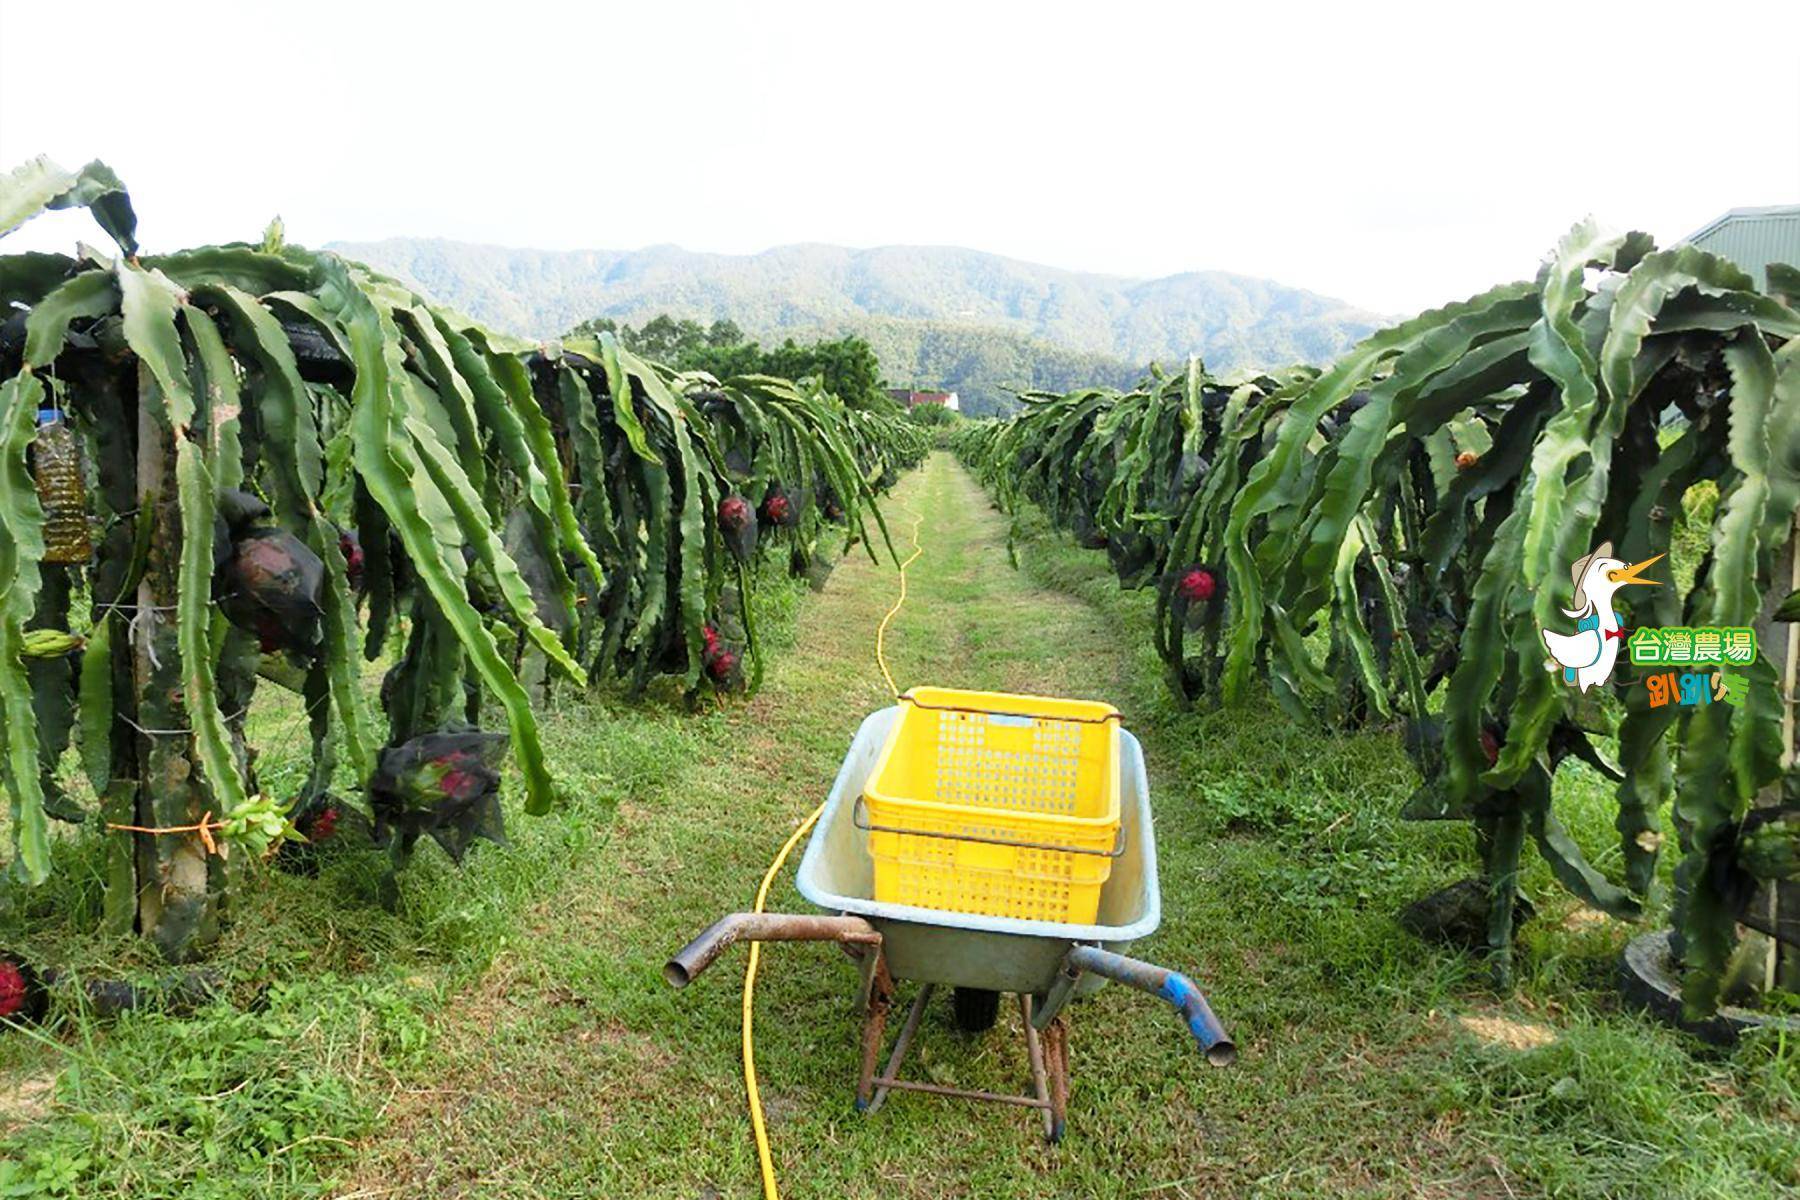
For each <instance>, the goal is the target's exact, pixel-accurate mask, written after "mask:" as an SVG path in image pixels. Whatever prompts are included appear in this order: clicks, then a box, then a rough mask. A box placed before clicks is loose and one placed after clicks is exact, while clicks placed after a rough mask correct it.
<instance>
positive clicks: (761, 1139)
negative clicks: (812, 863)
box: [744, 508, 925, 1200]
mask: <svg viewBox="0 0 1800 1200" xmlns="http://www.w3.org/2000/svg"><path fill="white" fill-rule="evenodd" d="M907 513H908V515H909V516H911V517H912V519H913V523H912V545H913V551H912V553H911V554H910V555H908V556H907V559H906V561H905V562H903V563H901V564H900V595H899V597H898V598H897V599H895V601H894V606H893V607H892V608H890V609H888V610H887V615H886V616H885V617H883V618H881V624H880V625H878V626H876V628H875V665H876V666H878V667H880V668H881V677H882V678H883V679H885V680H887V685H888V690H889V691H891V692H893V693H894V698H895V699H896V700H898V699H899V698H900V689H899V688H897V687H895V686H894V675H893V672H891V671H889V670H888V665H887V653H886V648H887V642H886V638H887V627H888V622H889V621H892V620H893V619H894V614H895V613H898V612H899V611H900V608H901V606H902V605H904V604H905V603H906V568H908V567H910V566H912V565H913V563H915V562H917V561H918V559H919V555H921V554H923V553H925V550H924V547H922V546H920V544H919V526H920V524H921V523H922V522H923V521H924V520H925V516H924V514H923V513H919V512H914V511H913V510H912V509H911V508H908V509H907ZM824 811H825V806H824V805H823V804H820V805H819V806H818V807H817V808H815V809H813V810H812V812H810V813H808V814H807V817H806V820H804V821H802V822H800V827H799V828H798V829H796V830H794V832H793V833H792V834H790V835H789V836H788V840H787V841H786V842H784V843H783V844H782V847H781V852H780V853H779V854H777V855H776V856H775V861H774V862H772V863H770V864H769V869H768V871H767V872H766V873H765V874H764V875H763V877H762V886H761V887H759V888H757V889H756V907H755V908H754V909H752V910H751V911H753V912H761V911H763V906H764V905H765V904H767V903H768V900H769V888H770V887H772V886H773V885H774V883H775V876H777V875H779V874H780V873H781V868H782V865H783V864H785V863H786V862H787V857H788V855H789V854H792V853H793V851H794V847H795V846H796V845H798V844H799V842H800V839H801V838H803V837H805V836H806V832H807V830H809V829H811V828H812V827H813V826H814V825H815V824H817V823H818V820H819V814H820V813H822V812H824ZM761 961H762V943H761V942H751V943H750V960H749V962H748V963H747V964H746V965H745V967H744V1093H745V1095H746V1096H747V1097H748V1098H749V1100H750V1131H751V1133H752V1134H754V1135H755V1137H756V1163H757V1166H759V1167H760V1168H761V1169H762V1185H763V1197H764V1200H781V1191H780V1189H779V1188H777V1187H776V1186H775V1164H774V1162H773V1161H772V1160H771V1159H770V1157H769V1131H768V1128H767V1127H766V1126H765V1125H764V1124H763V1106H762V1092H761V1091H760V1090H759V1089H758V1088H757V1086H756V967H757V964H758V963H759V962H761Z"/></svg>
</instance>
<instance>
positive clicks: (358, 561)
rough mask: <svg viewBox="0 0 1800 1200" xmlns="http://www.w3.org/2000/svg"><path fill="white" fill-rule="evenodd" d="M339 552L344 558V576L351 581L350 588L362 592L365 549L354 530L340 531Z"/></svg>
mask: <svg viewBox="0 0 1800 1200" xmlns="http://www.w3.org/2000/svg"><path fill="white" fill-rule="evenodd" d="M338 550H339V551H340V552H341V553H342V554H343V556H344V574H345V575H346V576H347V577H348V578H349V580H350V587H351V588H352V589H353V590H355V591H358V592H360V591H362V585H363V548H362V538H360V537H358V536H357V533H356V530H354V529H342V530H339V531H338Z"/></svg>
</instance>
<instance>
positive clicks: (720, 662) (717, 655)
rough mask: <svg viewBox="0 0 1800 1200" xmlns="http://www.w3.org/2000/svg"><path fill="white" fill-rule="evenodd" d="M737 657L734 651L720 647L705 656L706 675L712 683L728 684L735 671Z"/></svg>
mask: <svg viewBox="0 0 1800 1200" xmlns="http://www.w3.org/2000/svg"><path fill="white" fill-rule="evenodd" d="M737 667H738V656H737V653H736V652H735V651H732V650H729V649H726V648H725V647H723V646H721V647H719V648H718V649H717V650H714V651H713V652H711V653H710V654H708V655H707V656H706V673H707V675H708V676H710V677H711V678H712V681H713V682H714V683H728V682H730V680H731V677H732V675H733V674H734V673H735V672H736V671H737Z"/></svg>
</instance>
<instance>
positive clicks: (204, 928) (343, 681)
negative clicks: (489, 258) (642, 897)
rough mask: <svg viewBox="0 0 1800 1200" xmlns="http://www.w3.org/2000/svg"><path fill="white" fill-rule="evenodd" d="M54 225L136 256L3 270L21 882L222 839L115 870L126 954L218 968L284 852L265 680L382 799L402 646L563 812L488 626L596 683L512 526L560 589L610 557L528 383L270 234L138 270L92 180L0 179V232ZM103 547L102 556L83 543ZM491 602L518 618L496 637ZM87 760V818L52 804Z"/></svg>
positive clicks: (35, 166) (115, 865) (2, 377)
mask: <svg viewBox="0 0 1800 1200" xmlns="http://www.w3.org/2000/svg"><path fill="white" fill-rule="evenodd" d="M47 206H55V207H73V206H85V207H86V208H87V209H88V211H89V212H90V213H91V214H92V216H93V217H94V218H95V219H96V221H97V222H98V223H99V225H100V227H101V229H102V230H104V231H105V233H107V234H108V235H110V236H111V238H112V239H113V241H114V243H115V248H114V249H113V250H112V251H109V252H105V253H103V252H101V251H98V250H94V249H92V248H88V247H84V248H83V249H82V251H81V252H80V254H78V255H75V256H64V255H58V254H27V255H4V256H0V292H4V294H5V295H6V296H7V297H8V299H9V301H11V302H12V303H11V305H10V306H9V311H8V315H7V319H5V320H4V321H3V322H0V742H3V743H4V744H3V745H0V760H3V761H5V762H7V763H11V764H14V766H15V767H16V766H17V764H21V763H34V762H35V763H38V764H41V767H40V769H39V770H36V771H20V770H16V769H8V770H6V771H4V772H0V776H3V785H4V791H5V792H6V795H7V798H8V800H9V802H10V804H11V808H12V812H13V814H14V819H13V820H12V821H11V822H10V834H11V838H12V843H13V852H14V853H13V856H12V860H11V863H10V871H11V874H12V875H13V877H14V878H15V879H17V880H19V881H21V882H23V883H25V884H28V885H29V884H35V883H39V882H42V881H43V880H44V879H45V878H47V877H48V876H49V874H50V873H51V871H52V869H53V856H52V854H51V846H52V842H53V840H54V839H53V838H52V837H51V835H50V833H49V830H48V828H47V820H48V819H50V818H52V817H64V818H67V819H72V820H80V821H83V822H91V823H92V824H93V825H95V826H96V827H100V826H104V825H105V824H109V823H110V824H117V825H132V826H143V827H147V828H168V827H184V826H195V825H200V824H202V823H203V818H205V821H204V823H205V824H206V829H205V830H204V831H196V832H191V833H179V834H165V835H161V836H153V835H149V834H129V833H120V834H112V835H109V836H108V839H107V842H106V846H107V854H108V856H109V861H108V864H107V866H106V868H105V871H104V877H105V878H106V879H107V881H108V883H107V889H106V893H105V900H104V916H103V920H104V922H105V924H106V925H107V926H108V927H109V928H110V929H112V930H115V931H118V932H128V931H132V930H136V931H138V932H140V933H142V934H144V935H145V936H146V937H148V938H150V939H152V940H153V941H154V942H155V943H156V944H157V945H158V946H159V947H161V948H162V949H163V950H164V951H165V952H166V953H167V954H169V955H170V956H172V957H175V958H185V957H189V956H191V955H192V954H194V953H197V952H198V951H199V950H200V949H202V948H203V947H204V946H205V944H206V943H207V942H208V941H210V940H211V939H212V938H213V937H214V936H215V935H216V933H217V931H218V929H219V924H220V920H221V918H222V916H223V904H222V901H223V898H224V894H225V890H226V888H227V886H229V885H230V884H232V883H233V881H235V880H239V879H247V878H250V877H251V876H250V875H249V873H246V872H243V871H241V870H236V869H227V864H228V863H230V864H231V865H232V867H233V868H235V866H236V862H235V861H233V860H234V859H237V860H241V859H249V858H255V857H257V856H258V855H259V853H260V852H261V851H262V850H263V849H264V848H266V847H267V846H268V845H270V844H272V843H273V842H275V841H278V840H279V839H281V838H282V837H285V836H287V833H288V830H289V828H290V826H289V825H288V820H289V814H288V813H287V806H286V805H280V804H277V803H276V802H275V801H274V800H272V799H271V798H270V797H268V796H267V795H266V794H265V793H264V791H263V788H262V786H261V783H260V781H259V780H258V778H257V771H256V767H255V761H256V758H255V752H254V747H252V746H251V744H250V740H249V733H248V731H247V730H246V727H245V724H244V714H245V713H246V711H247V710H248V709H249V707H250V704H251V700H252V697H253V695H254V693H255V689H256V688H257V687H258V686H259V683H260V684H261V685H263V686H279V685H278V684H275V683H270V682H268V680H267V679H264V678H263V677H262V676H261V675H259V666H260V665H262V654H263V651H264V650H269V651H273V652H276V653H277V654H279V655H282V656H285V657H286V658H287V660H288V661H287V664H286V665H287V667H288V669H287V670H286V671H285V672H281V671H270V672H269V676H270V677H271V678H275V677H280V678H282V679H285V680H290V681H291V682H292V685H293V686H295V687H296V688H298V689H300V690H301V691H302V692H303V693H304V695H305V698H306V701H307V708H308V710H309V711H310V713H311V714H312V720H311V734H312V738H313V742H314V758H315V763H316V766H315V771H314V774H315V776H322V775H328V773H329V771H330V769H331V764H332V762H333V761H334V753H335V755H336V757H337V758H341V759H342V760H343V761H346V762H347V763H348V765H349V766H350V767H351V768H352V770H353V771H354V773H355V774H356V775H357V776H358V777H359V778H361V779H363V780H368V779H370V778H371V776H373V775H374V773H375V770H376V761H377V755H378V752H379V746H380V742H381V739H380V737H379V735H378V734H377V733H376V732H375V727H376V716H375V714H374V713H372V712H371V702H370V698H369V697H368V696H367V695H366V694H365V692H364V687H363V681H362V676H361V671H362V661H363V658H364V655H365V652H370V653H378V652H379V649H380V646H381V643H382V640H383V638H384V637H386V636H388V635H389V633H390V632H392V631H399V630H405V631H407V634H408V637H409V639H410V641H409V649H413V650H416V651H417V653H415V654H414V655H413V658H414V659H415V660H416V661H417V662H418V664H419V670H418V672H417V673H416V674H417V678H418V679H419V680H420V681H421V683H422V684H423V683H424V681H427V680H438V679H447V678H449V677H451V676H454V677H455V679H456V680H457V696H456V700H457V702H458V708H459V711H460V710H461V709H462V708H464V707H466V704H465V698H464V696H463V694H462V680H464V679H472V680H474V681H476V683H477V684H478V686H479V687H480V688H481V689H482V690H483V691H485V693H486V694H487V695H489V696H491V697H492V698H494V699H495V700H497V701H498V702H499V705H500V708H501V709H502V710H503V712H504V714H505V719H506V724H507V728H508V731H509V732H510V735H511V743H512V745H513V747H514V749H515V751H516V752H517V756H518V762H519V767H520V773H521V775H522V777H523V782H524V790H525V794H526V798H527V805H528V807H529V808H531V809H533V810H535V811H543V810H544V809H546V808H548V807H549V805H550V804H551V803H552V801H553V799H554V796H555V789H554V785H553V783H552V781H551V778H550V774H549V771H548V768H547V767H546V764H545V762H544V756H543V751H542V747H541V745H540V743H539V738H538V731H537V724H536V721H535V718H534V717H533V715H532V712H531V709H530V705H529V701H528V698H527V695H526V693H525V691H524V689H523V688H522V687H521V686H520V684H519V681H518V679H517V677H516V674H515V672H514V671H513V669H512V668H511V667H510V666H509V664H508V663H507V662H506V661H505V660H504V659H503V657H502V655H501V653H500V651H499V644H498V642H497V641H496V639H495V636H494V633H493V632H492V629H493V628H494V627H501V628H505V629H508V630H510V631H513V632H514V633H515V634H516V636H518V637H519V638H521V639H522V640H524V641H527V642H529V643H530V644H531V645H533V646H534V647H536V648H537V649H538V650H539V651H540V652H541V653H542V654H544V655H545V657H546V658H548V659H549V660H550V661H551V664H552V666H553V668H555V669H558V670H560V671H562V673H563V674H565V675H566V676H568V677H570V678H573V679H577V680H579V679H582V678H583V677H584V672H583V671H582V669H581V667H580V666H579V664H578V663H577V662H576V661H575V658H574V653H573V651H574V648H575V644H576V643H575V639H574V638H573V637H572V636H571V637H570V638H569V639H568V642H567V644H566V645H565V644H564V640H563V639H562V638H561V637H559V636H558V635H557V634H556V633H554V632H552V631H551V630H550V629H549V628H548V627H547V626H546V625H545V623H544V621H543V620H542V619H541V617H540V614H539V608H538V604H537V601H536V600H535V598H534V597H533V596H532V595H531V593H530V591H529V590H528V589H527V587H526V586H525V585H524V583H523V581H522V580H521V577H520V573H519V570H518V566H517V564H516V563H515V562H514V560H513V559H512V558H511V557H510V556H509V555H508V553H507V552H506V550H505V549H504V548H503V546H502V545H501V541H500V537H499V529H498V527H497V525H496V523H495V521H494V519H493V518H492V517H491V516H490V514H492V513H497V512H504V511H507V510H509V509H514V508H516V509H521V510H523V511H525V512H526V513H528V514H529V515H530V517H531V519H532V521H533V522H534V527H535V528H536V529H537V530H538V531H539V532H540V533H541V538H542V543H543V544H544V545H545V546H547V547H549V548H551V549H552V550H553V551H554V557H555V558H556V559H557V561H559V562H560V561H561V560H562V554H563V552H564V551H569V552H573V553H575V554H577V555H578V556H584V557H585V558H587V559H589V560H591V558H592V556H591V553H590V552H589V550H588V546H587V543H586V542H585V540H584V539H583V538H582V537H581V534H580V530H579V527H578V525H577V521H576V516H575V513H574V511H573V509H572V507H571V505H570V500H569V491H568V488H567V485H566V481H565V479H564V477H563V473H562V468H561V463H560V460H559V459H558V457H557V453H556V447H555V445H554V443H553V441H552V440H551V439H550V437H549V436H548V434H547V430H546V422H545V419H544V417H543V414H542V413H541V411H540V410H539V409H538V406H537V403H536V401H535V399H534V397H533V395H532V393H531V389H530V386H529V381H528V380H527V379H526V378H525V376H524V374H523V371H522V369H521V367H520V360H519V359H518V358H517V357H516V356H514V355H512V354H510V353H507V352H505V351H502V350H501V349H500V346H499V344H498V343H497V342H495V341H494V340H492V339H491V338H490V335H488V334H487V333H486V332H485V331H483V330H481V329H479V328H478V327H475V326H472V325H469V324H468V323H466V322H464V321H462V320H461V319H460V318H456V317H454V316H452V315H450V314H448V313H445V312H443V311H441V310H438V309H435V308H433V307H432V306H431V305H429V304H428V303H427V302H425V301H424V300H422V299H421V298H420V297H418V296H416V295H414V294H412V293H410V292H407V291H406V290H404V289H402V288H400V287H398V286H397V285H395V284H393V283H392V282H391V281H388V280H385V279H378V278H377V277H375V276H373V275H370V274H368V273H367V272H365V271H363V270H362V269H361V268H358V267H355V266H352V265H351V264H348V263H346V262H344V261H342V260H340V259H338V258H337V257H336V256H334V255H331V254H324V253H313V252H309V251H306V250H302V249H300V248H298V247H294V246H289V245H286V244H284V243H283V242H282V240H281V238H280V236H279V233H278V232H277V231H275V230H273V229H272V230H271V232H270V234H269V236H268V237H267V238H265V240H264V242H263V244H262V245H260V246H253V245H234V246H229V247H207V248H203V249H199V250H194V251H188V252H180V253H174V254H166V255H143V254H140V253H139V250H138V245H137V241H136V237H135V234H136V217H135V214H134V212H133V210H132V206H131V201H130V198H129V196H128V195H127V193H126V192H125V189H124V187H123V186H122V185H121V184H120V182H119V180H118V179H117V177H116V176H114V175H113V173H112V172H111V171H109V170H107V169H106V168H105V167H104V166H102V165H100V164H97V163H96V164H92V165H90V166H89V167H87V168H85V169H84V170H82V171H80V172H67V171H64V170H62V169H61V168H59V167H56V166H55V165H54V164H52V163H50V162H48V161H47V160H43V159H39V160H36V161H34V162H31V163H28V164H26V165H25V166H24V167H21V168H20V169H18V170H16V171H14V172H12V173H11V174H9V175H5V176H0V214H3V216H4V224H3V225H0V235H3V234H5V233H6V232H8V231H9V230H10V229H12V228H14V227H16V226H17V225H18V224H19V223H20V222H22V221H24V220H27V219H29V218H30V217H32V216H33V215H35V214H36V213H37V212H39V211H41V210H42V209H44V208H45V207H47ZM427 409H429V410H430V412H429V413H428V412H427ZM40 429H43V430H46V431H47V432H46V433H45V434H44V435H43V436H42V441H43V445H44V447H45V452H44V453H42V454H40V453H38V442H39V440H40V435H39V430H40ZM540 433H542V434H543V436H539V434H540ZM52 435H54V436H52ZM52 450H54V451H55V453H51V452H50V451H52ZM72 459H73V460H78V461H77V463H76V465H77V466H80V467H82V468H83V469H81V470H78V471H75V472H73V473H71V472H70V471H69V470H68V469H67V468H68V466H69V465H70V462H71V461H72ZM52 474H54V476H55V478H51V475H52ZM39 475H41V476H44V478H43V479H38V478H34V476H39ZM81 480H91V481H92V482H91V483H90V484H87V485H85V486H75V487H71V486H68V485H69V484H70V482H71V481H81ZM40 496H41V497H44V498H45V499H44V500H41V499H40ZM46 502H48V503H49V504H50V509H48V510H47V509H46V508H45V503H46ZM83 505H85V512H83V511H81V506H83ZM52 518H54V520H52ZM52 526H54V527H52ZM83 529H91V530H92V532H93V536H92V537H91V539H87V541H91V545H86V546H85V548H82V547H83V545H84V539H82V538H79V537H73V536H66V535H67V534H69V533H71V532H80V531H81V530H83ZM46 531H48V532H49V533H50V534H51V535H52V536H51V537H50V538H49V541H48V542H47V541H46V536H45V535H46ZM465 547H466V552H465ZM51 551H54V553H51ZM358 571H360V573H361V578H360V579H359V578H358V575H357V572H358ZM474 591H480V592H481V593H483V594H486V595H491V596H493V597H495V598H496V600H495V603H496V604H497V606H498V608H497V611H494V612H489V613H486V614H483V613H481V612H478V611H477V610H476V609H475V607H474V605H473V604H472V603H471V600H470V596H471V594H472V592H474ZM564 599H566V600H567V601H568V602H569V604H570V607H571V610H572V607H573V600H574V597H573V594H572V592H571V593H570V594H568V595H567V596H566V597H564ZM555 600H556V598H555V597H553V598H552V602H555ZM221 613H222V614H223V615H224V616H225V618H226V621H225V622H221V623H218V624H215V621H214V618H215V615H217V614H221ZM402 617H409V618H411V619H410V621H409V622H407V623H404V624H403V623H402V620H401V618H402ZM71 627H74V628H83V629H86V630H87V633H86V636H85V642H84V644H83V645H82V646H81V647H80V648H79V650H78V651H74V652H71V653H70V654H68V655H67V656H65V657H63V658H59V659H57V660H54V661H49V660H43V661H42V662H41V663H40V661H39V660H32V663H33V665H27V663H26V662H25V661H24V660H23V659H22V658H21V655H20V649H21V647H22V646H23V645H24V644H25V638H24V635H25V631H26V630H27V629H40V630H67V629H70V628H71ZM420 691H424V692H428V693H432V692H433V689H432V688H430V687H425V686H422V687H421V688H416V689H412V692H411V693H409V696H408V699H407V702H408V703H409V704H410V703H411V699H410V695H411V694H414V693H417V692H420ZM433 694H435V693H433ZM139 729H146V730H180V731H183V733H184V736H171V735H165V734H160V733H159V734H156V735H154V736H150V735H142V734H139V733H138V730H139ZM498 736H500V737H501V738H502V740H506V739H505V735H498ZM71 741H78V742H79V745H80V750H81V759H82V765H83V767H84V769H85V773H86V774H87V776H88V779H89V783H90V785H91V794H93V795H95V796H98V797H101V799H100V800H99V801H98V804H97V805H96V806H95V807H93V808H91V809H89V808H84V806H83V805H82V804H81V803H80V802H78V801H77V800H76V799H75V798H74V796H72V795H70V794H67V793H65V792H64V791H63V790H62V789H61V788H60V787H59V785H58V779H57V775H56V772H55V764H56V763H57V761H58V760H59V758H60V757H61V755H62V753H63V751H64V750H65V749H67V748H68V746H69V745H70V743H71ZM322 784H323V780H322V779H317V778H316V779H315V780H313V781H312V783H311V785H310V787H309V790H310V791H314V792H316V791H321V790H323V789H322ZM345 802H346V803H347V804H350V803H354V804H361V803H363V801H362V800H361V799H360V797H357V798H352V799H347V800H346V801H345ZM215 835H216V836H215ZM215 848H216V850H217V851H218V852H217V853H215Z"/></svg>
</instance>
